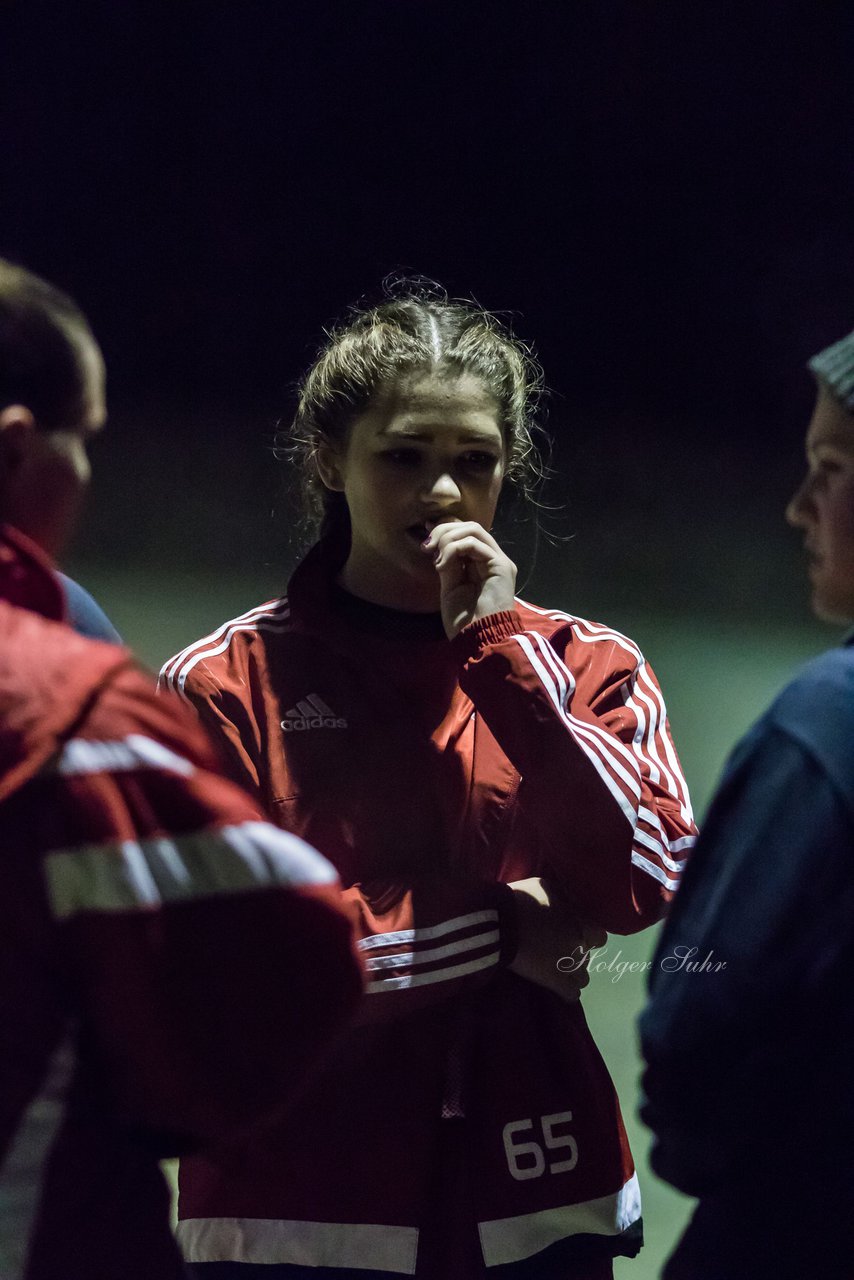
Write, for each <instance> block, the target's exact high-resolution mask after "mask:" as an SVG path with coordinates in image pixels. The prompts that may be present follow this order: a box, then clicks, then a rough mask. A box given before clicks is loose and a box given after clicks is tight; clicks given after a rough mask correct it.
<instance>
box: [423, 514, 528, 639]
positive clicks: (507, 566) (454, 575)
mask: <svg viewBox="0 0 854 1280" xmlns="http://www.w3.org/2000/svg"><path fill="white" fill-rule="evenodd" d="M421 545H422V547H423V548H424V552H425V554H426V555H432V556H433V562H434V564H435V566H436V571H437V573H438V574H439V580H440V582H441V609H442V621H443V622H444V624H445V631H446V633H447V636H448V639H449V640H453V638H454V636H455V635H457V634H458V632H460V631H462V629H463V627H465V626H467V625H468V623H470V622H476V621H477V619H478V618H485V617H487V616H488V614H490V613H499V612H501V611H502V610H506V609H514V608H515V607H516V602H515V597H514V591H515V587H516V566H515V564H514V563H513V561H512V560H511V559H510V557H509V556H507V555H505V554H504V552H503V551H502V550H501V548H500V547H499V545H498V543H497V542H496V541H495V539H494V538H493V536H492V534H490V533H487V531H486V530H485V529H484V528H483V526H482V525H479V524H477V523H475V521H473V520H467V521H466V520H453V521H446V522H445V523H443V524H437V525H436V526H435V527H434V528H433V529H432V530H431V531H430V532H429V534H428V536H427V537H426V538H425V539H424V541H423V542H422V544H421Z"/></svg>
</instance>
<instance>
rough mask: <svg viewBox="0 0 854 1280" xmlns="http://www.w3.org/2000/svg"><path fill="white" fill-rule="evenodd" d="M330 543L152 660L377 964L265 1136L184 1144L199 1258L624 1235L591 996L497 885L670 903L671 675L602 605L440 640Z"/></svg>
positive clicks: (570, 1249) (607, 1240)
mask: <svg viewBox="0 0 854 1280" xmlns="http://www.w3.org/2000/svg"><path fill="white" fill-rule="evenodd" d="M335 569H336V564H335V563H334V561H333V560H332V558H331V552H330V550H328V549H327V548H325V546H324V545H323V544H320V545H319V546H318V547H316V548H315V549H314V551H313V552H312V553H311V554H310V555H309V557H308V558H307V560H306V561H305V562H304V563H303V564H302V566H301V567H300V568H299V569H298V570H297V572H296V574H295V576H294V578H293V580H292V582H291V584H290V588H289V593H288V598H287V599H281V600H278V601H274V602H272V603H270V604H267V605H262V606H261V607H259V608H257V609H253V610H250V611H249V612H248V613H246V614H244V615H243V616H242V617H240V618H237V619H235V620H234V621H233V622H229V623H226V624H225V625H224V626H222V627H221V628H220V629H219V630H218V631H217V632H215V633H214V634H213V635H211V636H209V637H207V638H206V639H204V640H201V641H199V642H197V643H196V644H194V645H191V646H190V647H189V648H187V649H185V650H184V651H183V652H182V653H181V654H179V655H177V656H176V657H175V658H174V659H172V660H171V661H170V662H168V663H167V664H166V665H165V667H164V668H163V672H162V673H161V680H162V682H163V683H164V684H165V685H167V686H169V687H170V688H172V689H174V690H176V691H178V692H179V693H181V694H183V696H184V697H186V698H188V699H189V700H190V701H191V702H192V703H193V704H194V705H195V706H196V707H197V708H198V710H199V712H200V714H201V717H202V720H203V722H204V723H205V724H206V726H207V727H208V728H209V729H211V730H212V731H213V732H214V734H215V735H216V736H217V737H218V738H219V741H220V742H221V744H222V746H223V748H224V751H225V754H226V756H227V758H228V762H229V768H230V772H231V774H232V776H234V777H235V778H239V779H240V780H241V781H242V782H244V783H245V784H247V785H248V786H249V787H250V788H251V789H252V790H253V791H254V793H255V794H256V796H257V797H258V799H259V801H260V802H261V803H262V804H263V805H264V807H265V808H266V810H267V812H268V813H270V814H271V815H272V816H273V818H274V819H275V820H276V821H277V822H278V823H279V825H281V826H282V827H283V828H285V829H287V830H289V831H292V832H295V833H297V834H299V835H301V836H303V837H304V838H306V839H308V840H310V841H311V842H312V843H313V844H314V845H315V846H316V847H317V848H319V849H321V850H322V851H323V852H324V853H325V854H326V856H327V857H328V858H330V860H331V861H332V862H333V863H334V864H335V866H336V867H337V869H338V872H339V875H340V876H341V879H342V881H343V883H344V884H345V886H349V887H348V890H347V892H348V896H350V897H351V898H352V899H353V900H354V901H355V903H356V905H357V907H358V911H359V916H360V920H361V943H360V945H361V948H362V950H363V954H364V956H365V958H366V964H367V968H368V978H369V985H368V995H367V997H366V1001H365V1012H364V1017H363V1020H362V1025H361V1026H360V1027H358V1028H356V1029H354V1030H353V1031H352V1033H350V1034H349V1036H348V1038H347V1041H346V1044H345V1045H343V1046H342V1047H341V1048H340V1050H339V1052H338V1054H337V1055H336V1060H335V1062H334V1063H332V1064H329V1066H328V1067H327V1068H325V1069H324V1070H323V1071H321V1072H319V1073H317V1074H316V1076H315V1079H314V1082H313V1089H312V1091H311V1093H310V1095H308V1096H306V1098H305V1099H304V1102H303V1105H302V1106H301V1107H300V1108H299V1110H298V1112H294V1113H292V1114H291V1115H290V1116H289V1117H288V1119H287V1120H286V1121H285V1122H284V1123H283V1125H282V1126H281V1127H280V1128H279V1129H278V1131H277V1132H276V1134H275V1136H274V1137H272V1138H271V1139H270V1140H269V1141H268V1142H267V1143H266V1144H259V1145H256V1146H254V1147H251V1148H249V1149H244V1148H240V1147H235V1148H232V1149H230V1150H227V1151H223V1152H222V1153H221V1154H220V1156H219V1157H218V1158H217V1159H215V1160H208V1159H204V1160H202V1159H199V1160H195V1159H194V1160H190V1161H187V1162H184V1164H183V1172H182V1178H181V1201H180V1209H179V1216H180V1219H181V1221H180V1224H179V1237H180V1239H181V1241H182V1244H183V1247H184V1250H185V1256H186V1257H187V1258H188V1259H189V1260H190V1261H191V1262H193V1263H195V1264H198V1269H199V1274H200V1275H204V1274H205V1264H209V1263H213V1262H217V1263H220V1264H221V1266H220V1268H218V1269H216V1272H215V1274H216V1275H217V1276H221V1277H231V1276H232V1275H233V1276H234V1277H237V1276H243V1275H244V1274H248V1272H249V1270H254V1269H255V1268H256V1266H257V1265H261V1264H266V1265H269V1264H274V1263H279V1264H286V1265H289V1266H292V1267H296V1268H299V1267H300V1266H304V1267H306V1268H308V1269H309V1270H307V1271H306V1274H309V1273H310V1269H311V1268H313V1267H318V1266H321V1267H326V1268H330V1270H329V1272H327V1271H324V1272H323V1274H324V1275H327V1274H328V1275H330V1276H332V1275H336V1274H339V1273H340V1275H342V1276H345V1275H347V1276H349V1275H350V1272H351V1270H352V1269H353V1268H354V1267H355V1268H357V1270H356V1271H353V1274H354V1275H356V1274H358V1269H364V1268H368V1269H370V1270H371V1271H372V1274H373V1272H381V1273H388V1274H389V1275H392V1276H395V1275H413V1274H416V1269H417V1274H418V1275H425V1276H428V1275H429V1276H431V1277H440V1276H441V1277H442V1280H452V1278H453V1280H457V1277H469V1276H475V1275H482V1274H484V1270H486V1272H487V1273H488V1271H489V1269H490V1268H492V1267H495V1266H502V1265H503V1266H505V1267H508V1268H510V1269H508V1270H503V1271H502V1272H501V1274H502V1276H504V1275H512V1274H514V1272H513V1270H512V1268H513V1266H514V1265H516V1264H519V1265H523V1263H524V1260H525V1259H527V1258H529V1257H531V1256H533V1255H535V1254H538V1253H541V1252H542V1251H544V1250H551V1251H552V1254H555V1253H556V1252H557V1253H558V1254H560V1256H564V1254H565V1256H566V1257H567V1258H569V1257H572V1256H578V1253H579V1251H580V1250H582V1249H587V1250H590V1249H592V1250H593V1252H594V1253H595V1252H596V1251H597V1249H598V1250H599V1251H600V1252H601V1253H602V1254H611V1253H631V1252H634V1251H635V1249H636V1247H637V1235H638V1222H639V1215H640V1207H639V1197H638V1191H637V1183H636V1179H635V1176H634V1170H633V1165H632V1160H631V1156H630V1154H629V1151H628V1148H627V1144H626V1140H625V1135H624V1132H623V1127H622V1122H621V1120H620V1116H619V1108H618V1104H617V1100H616V1098H615V1095H614V1090H613V1086H612V1084H611V1082H610V1079H609V1077H608V1074H607V1071H606V1069H605V1067H604V1064H603V1063H602V1060H601V1058H600V1056H599V1054H598V1052H597V1050H596V1047H595V1045H594V1044H593V1041H592V1038H591V1036H590V1033H589V1031H588V1029H587V1026H586V1023H585V1020H584V1015H583V1012H582V1010H581V1007H580V1005H574V1006H567V1005H565V1004H564V1003H562V1002H561V1001H560V999H558V998H557V997H556V996H554V995H553V994H551V993H549V992H546V991H544V990H542V989H540V988H538V987H534V986H532V985H531V984H529V983H527V982H525V981H523V980H522V979H520V978H518V977H517V976H515V975H514V974H511V973H509V972H508V971H507V968H506V965H507V963H508V961H509V960H510V959H512V955H513V947H514V942H513V932H512V923H513V922H512V910H511V909H510V903H509V901H508V899H509V897H510V891H509V890H508V889H507V883H508V882H511V881H514V880H517V879H521V878H524V877H528V876H540V877H543V878H544V879H546V880H547V881H552V882H557V883H559V884H560V885H561V886H562V888H563V889H564V890H565V892H566V893H567V894H568V895H570V897H571V900H572V901H573V902H574V903H575V904H576V905H577V909H578V913H579V915H580V916H581V917H585V918H588V919H590V920H594V921H597V922H598V923H600V924H601V925H603V926H605V928H607V929H609V930H614V931H616V932H626V933H627V932H632V931H634V930H638V929H642V928H644V927H645V926H646V925H649V924H651V923H652V922H653V921H655V920H656V919H658V917H659V916H660V915H661V913H662V911H663V910H664V907H665V904H666V902H667V901H668V899H669V898H670V896H671V894H672V892H673V890H674V889H675V887H676V884H677V881H678V877H679V872H680V869H681V866H682V863H683V860H684V857H685V853H686V850H687V849H688V847H689V846H690V845H691V844H692V842H693V839H694V834H695V830H694V826H693V822H692V818H691V812H690V807H689V801H688V795H687V792H686V787H685V782H684V780H683V777H682V774H681V771H680V767H679V763H678V760H677V758H676V755H675V752H674V749H673V745H672V742H671V739H670V734H669V730H668V726H667V721H666V714H665V708H664V703H663V701H662V697H661V693H660V690H659V688H658V685H657V683H656V680H655V677H654V676H653V674H652V672H651V670H650V668H649V666H648V665H647V663H646V662H645V661H644V659H643V656H642V655H641V654H640V652H639V651H638V649H637V648H636V647H635V645H634V644H633V643H632V642H631V641H630V640H627V639H626V638H625V637H623V636H621V635H619V634H618V633H616V632H614V631H613V630H611V629H610V628H608V627H603V626H600V625H597V624H594V623H590V622H586V621H584V620H583V619H580V618H574V617H570V616H568V615H567V614H563V613H560V612H557V611H554V610H543V609H538V608H535V607H533V606H531V605H527V604H524V603H522V602H519V603H518V606H517V608H516V609H515V610H514V611H512V612H509V613H499V614H494V615H492V616H490V617H488V618H485V619H483V620H481V621H479V622H476V623H473V624H472V625H470V626H469V627H467V628H466V629H465V630H464V631H463V632H462V633H461V634H460V635H459V636H458V637H457V638H456V639H455V640H454V641H452V642H450V643H449V642H448V640H447V639H446V638H445V635H444V632H443V631H442V629H441V624H440V622H439V620H438V619H437V618H433V617H428V618H426V619H425V618H424V617H420V616H417V615H406V614H400V613H397V612H395V611H391V610H385V609H381V608H380V607H379V606H372V605H366V604H365V603H364V602H361V601H356V600H354V598H353V597H349V596H347V595H346V593H344V592H342V591H341V590H340V588H337V587H336V586H335V585H334V583H333V581H332V579H333V575H334V572H335ZM627 1030H628V1029H627ZM561 1251H562V1252H561ZM225 1264H230V1265H228V1266H226V1265H225ZM259 1274H260V1275H263V1274H264V1272H263V1269H262V1270H261V1272H260V1273H259ZM283 1274H284V1272H283ZM288 1274H291V1272H290V1271H289V1272H288ZM293 1274H295V1275H296V1274H300V1275H301V1274H303V1273H302V1271H301V1270H297V1271H294V1273H293Z"/></svg>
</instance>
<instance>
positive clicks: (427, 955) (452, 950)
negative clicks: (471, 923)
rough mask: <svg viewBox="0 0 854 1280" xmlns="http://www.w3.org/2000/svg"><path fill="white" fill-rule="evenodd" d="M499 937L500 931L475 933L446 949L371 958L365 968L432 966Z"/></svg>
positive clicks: (485, 944)
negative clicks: (412, 965)
mask: <svg viewBox="0 0 854 1280" xmlns="http://www.w3.org/2000/svg"><path fill="white" fill-rule="evenodd" d="M498 937H499V934H498V930H497V929H490V930H489V931H488V932H487V933H475V934H472V936H471V937H470V938H460V939H459V941H458V942H449V943H447V944H446V945H445V946H444V947H430V948H429V950H427V951H395V952H394V953H393V954H392V955H389V956H369V957H368V959H367V960H366V961H365V968H366V969H402V968H403V966H404V965H409V964H430V963H431V962H432V961H434V960H447V958H448V956H455V955H458V954H459V953H460V952H461V951H474V950H476V948H477V947H485V946H491V945H492V944H493V943H495V942H497V941H498Z"/></svg>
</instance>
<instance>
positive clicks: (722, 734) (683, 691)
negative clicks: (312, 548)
mask: <svg viewBox="0 0 854 1280" xmlns="http://www.w3.org/2000/svg"><path fill="white" fill-rule="evenodd" d="M73 572H75V573H76V575H77V576H78V578H79V579H80V581H82V582H83V584H84V585H85V586H86V587H88V588H89V590H91V591H92V592H93V593H94V594H95V596H96V597H97V598H98V600H99V601H100V602H101V604H102V605H103V606H104V608H105V609H106V610H107V612H108V613H109V614H110V616H111V617H112V619H113V621H114V622H115V624H116V625H117V626H118V628H119V629H120V631H121V632H122V634H123V636H124V637H125V639H126V640H127V641H128V642H129V643H130V644H132V645H133V646H134V647H135V649H136V650H137V652H138V653H139V654H140V655H141V656H142V657H143V658H144V660H145V661H146V662H148V663H149V664H150V665H151V666H153V667H156V666H159V664H160V663H161V662H162V661H163V660H164V659H165V658H167V657H169V656H170V655H171V654H173V653H174V652H176V651H177V650H178V649H180V648H181V647H183V646H184V645H185V644H188V643H190V642H191V641H193V640H195V639H197V638H199V637H200V636H202V635H204V634H205V633H206V632H207V631H209V630H211V629H213V628H214V627H216V626H217V625H219V624H220V623H221V622H223V621H225V620H226V619H227V618H229V617H233V616H235V615H236V614H237V613H241V612H243V611H244V610H245V609H247V608H250V607H251V606H253V605H255V604H258V603H261V602H262V601H264V600H266V599H268V598H270V597H272V596H275V595H277V594H279V592H280V590H281V585H280V579H279V576H278V575H277V574H273V573H272V572H269V573H267V574H266V575H264V574H261V575H251V576H250V575H246V574H236V573H228V574H219V575H213V574H211V573H207V574H201V575H195V574H189V573H185V574H183V575H177V576H174V575H173V576H169V575H167V574H164V573H158V574H151V573H146V572H144V571H141V570H126V571H123V572H120V571H117V570H106V569H103V568H96V567H87V565H86V564H85V563H84V564H76V565H74V566H73ZM534 598H535V599H536V598H538V596H534ZM548 600H549V603H552V604H555V605H556V606H557V607H560V606H561V605H563V607H567V608H569V607H571V606H570V601H569V600H566V601H562V600H561V597H560V593H559V592H558V593H554V592H551V593H549V596H548ZM748 603H749V602H746V608H745V612H747V605H748ZM575 607H576V609H577V608H578V606H577V605H576V606H575ZM585 611H586V610H585ZM594 616H599V617H601V616H604V617H605V619H606V620H607V621H608V622H609V623H611V624H612V625H614V626H616V627H618V628H619V629H620V630H622V631H624V632H626V633H627V634H628V635H630V636H632V638H633V639H635V640H636V641H637V642H638V644H639V645H640V646H641V648H642V649H643V650H644V652H645V654H646V656H647V658H648V659H649V661H650V662H651V664H652V665H653V667H654V668H655V670H656V673H657V675H658V677H659V680H660V682H661V685H662V687H663V689H664V692H665V697H666V700H667V704H668V710H669V713H670V721H671V725H672V728H673V734H674V738H675V740H676V744H677V749H678V751H679V754H680V756H681V758H682V763H683V766H684V769H685V772H686V776H687V778H688V781H689V785H690V787H691V791H692V795H693V798H694V803H695V809H696V810H697V812H698V813H700V814H701V813H702V811H703V810H704V808H705V805H706V803H707V801H708V798H709V795H710V793H711V791H712V788H713V786H714V783H715V781H716V779H717V777H718V775H719V773H720V769H721V766H722V764H723V761H724V759H725V757H726V754H727V752H728V750H729V748H730V747H731V745H732V744H733V743H734V741H735V739H736V738H737V737H738V736H739V734H741V733H742V731H743V730H744V729H745V728H746V727H747V726H748V725H749V724H750V723H751V722H752V720H753V719H755V717H756V716H757V715H758V714H759V712H760V711H761V710H762V709H763V707H764V706H765V705H766V704H767V703H768V701H769V699H770V698H771V697H772V696H773V694H774V693H775V692H776V691H777V690H778V689H779V688H780V687H781V685H782V684H783V683H784V682H785V680H786V679H787V678H788V677H789V676H790V675H791V673H792V672H793V671H794V670H795V669H796V668H797V666H798V665H799V664H800V663H801V662H803V661H804V660H805V659H807V658H809V657H810V656H812V655H813V654H815V653H817V652H819V651H820V650H821V649H822V648H825V647H827V646H828V645H829V644H832V643H833V642H834V638H835V636H834V633H833V632H832V631H829V630H827V629H825V628H820V627H818V625H811V624H810V623H809V622H808V621H807V620H806V615H805V614H803V613H799V614H798V615H797V620H793V621H788V622H787V621H786V620H785V618H780V617H779V613H778V616H777V617H776V618H774V619H773V620H767V621H764V622H763V621H753V622H750V621H745V620H743V619H739V620H737V621H732V620H730V621H727V620H725V619H722V618H721V617H720V616H709V617H702V616H698V615H696V614H695V615H694V616H690V617H689V616H679V615H676V614H672V615H671V614H668V613H666V612H661V613H657V614H655V615H653V614H651V613H649V612H646V611H642V610H638V609H632V608H622V609H621V608H620V607H618V608H617V609H602V608H597V611H596V614H595V615H594ZM749 616H754V617H755V616H757V613H756V611H754V612H753V613H752V614H751V615H749ZM758 616H759V617H761V616H762V615H761V611H760V612H759V613H758ZM656 933H657V930H652V931H649V932H648V933H646V934H644V935H641V936H640V937H634V938H629V939H622V938H611V939H610V940H609V943H608V948H607V953H606V954H607V958H608V960H609V961H610V960H612V959H613V960H617V962H618V963H619V962H620V961H628V962H631V961H638V962H643V961H645V960H646V959H648V958H649V956H650V954H651V951H652V949H653V947H654V945H655V935H656ZM618 951H620V952H621V953H622V954H621V955H620V956H619V957H617V952H618ZM644 990H645V977H644V975H643V973H641V972H634V973H632V972H628V971H627V972H625V973H624V974H623V976H622V977H619V976H617V974H616V971H612V972H610V973H607V972H605V973H599V974H595V975H594V976H593V977H592V979H591V984H590V987H589V988H588V990H587V992H586V994H585V997H584V1004H585V1008H586V1011H587V1015H588V1018H589V1021H590V1023H591V1026H592V1028H593V1032H594V1035H595V1037H596V1040H597V1043H598V1044H599V1046H600V1048H601V1050H602V1053H603V1054H604V1057H605V1060H606V1061H607V1063H608V1065H609V1067H610V1069H611V1072H612V1074H613V1076H614V1079H615V1082H616V1084H617V1089H618V1091H619V1094H620V1098H621V1100H622V1104H623V1111H624V1115H625V1119H626V1125H627V1128H628V1130H629V1136H630V1139H631V1143H632V1149H633V1151H634V1154H635V1159H636V1161H637V1163H638V1168H639V1174H640V1177H641V1182H642V1192H643V1197H644V1219H645V1223H646V1237H647V1244H646V1247H645V1249H644V1250H643V1252H642V1254H641V1256H640V1258H639V1259H637V1260H636V1261H634V1262H627V1261H623V1262H618V1263H617V1266H616V1275H617V1277H619V1278H620V1280H623V1278H628V1277H633V1278H634V1280H652V1278H653V1277H656V1276H658V1274H659V1272H660V1269H661V1265H662V1262H663V1260H664V1259H665V1258H666V1256H667V1254H668V1253H669V1251H670V1249H671V1247H672V1245H673V1242H674V1241H675V1239H676V1238H677V1237H678V1235H679V1232H680V1230H681V1228H682V1226H683V1224H684V1222H685V1220H686V1217H687V1215H688V1213H689V1211H690V1206H691V1202H690V1201H689V1200H687V1199H686V1198H685V1197H683V1196H680V1195H678V1194H677V1193H676V1192H674V1191H672V1190H670V1188H668V1187H666V1186H664V1185H663V1184H662V1183H660V1182H658V1181H657V1180H656V1179H655V1178H654V1177H653V1175H652V1174H650V1173H649V1171H648V1163H647V1151H648V1145H649V1141H648V1135H647V1133H646V1131H645V1130H644V1128H643V1126H642V1125H641V1124H640V1123H639V1121H638V1119H637V1105H638V1075H639V1070H640V1063H639V1058H638V1053H637V1047H636V1030H635V1027H636V1017H637V1014H638V1011H639V1010H640V1008H641V1007H642V1005H643V1001H644Z"/></svg>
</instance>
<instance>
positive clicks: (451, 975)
mask: <svg viewBox="0 0 854 1280" xmlns="http://www.w3.org/2000/svg"><path fill="white" fill-rule="evenodd" d="M497 924H498V912H497V911H496V910H495V909H494V908H489V909H486V910H483V911H472V912H470V913H469V914H468V915H464V916H455V917H454V918H453V919H452V920H443V921H441V922H440V923H439V924H435V925H429V926H428V927H426V928H423V929H396V930H394V931H393V932H391V933H374V934H370V935H369V936H368V937H366V938H361V939H360V940H359V942H358V943H357V945H358V947H359V949H360V950H361V951H362V952H373V951H376V950H377V949H378V948H380V947H389V948H393V947H396V948H398V950H390V951H389V952H388V953H387V954H385V955H379V956H378V955H368V957H367V959H366V960H365V968H366V969H367V970H369V971H371V972H374V973H379V974H381V975H383V976H380V977H377V978H375V979H374V981H373V982H369V983H368V984H367V987H366V991H367V992H368V994H377V993H380V992H385V991H400V990H401V989H403V988H408V987H422V986H427V985H429V984H431V983H434V982H451V981H453V980H454V979H455V978H462V977H465V976H466V975H468V974H470V973H477V972H479V971H480V970H482V969H488V968H490V967H491V966H493V965H497V964H498V961H499V958H500V950H499V949H498V947H497V944H498V942H499V931H498V929H497V927H496V926H497ZM472 927H475V932H474V933H469V934H467V936H466V937H463V938H452V939H451V941H450V942H446V943H444V944H443V945H441V946H438V947H423V946H421V944H423V943H425V942H432V941H435V940H436V939H437V938H440V937H447V935H448V934H453V933H460V932H462V931H463V930H466V929H471V928H472ZM420 946H421V949H419V947H420ZM482 947H489V948H490V951H489V953H488V954H487V955H484V956H477V957H475V958H474V959H471V960H465V961H462V962H461V963H458V964H452V965H447V966H445V967H444V968H441V969H432V970H427V971H422V972H418V973H406V974H397V973H394V972H391V973H388V974H383V971H384V970H395V969H402V968H410V967H411V968H416V967H418V966H424V965H428V964H435V963H436V962H437V961H440V960H449V959H451V958H452V957H453V958H455V959H456V958H457V957H460V956H462V955H464V954H465V953H466V952H469V951H475V950H478V949H479V948H482Z"/></svg>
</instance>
